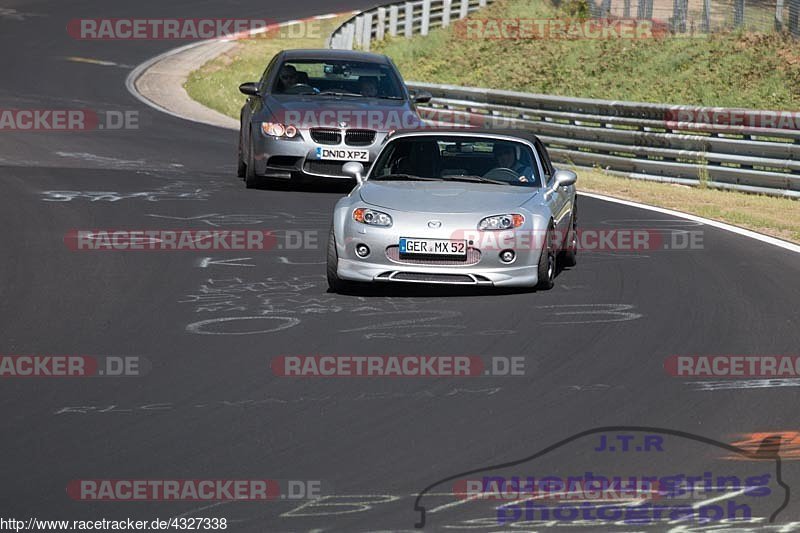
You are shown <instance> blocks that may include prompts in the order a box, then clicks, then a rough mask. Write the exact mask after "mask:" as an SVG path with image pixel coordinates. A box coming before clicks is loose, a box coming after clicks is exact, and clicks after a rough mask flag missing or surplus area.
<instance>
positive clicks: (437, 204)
mask: <svg viewBox="0 0 800 533" xmlns="http://www.w3.org/2000/svg"><path fill="white" fill-rule="evenodd" d="M537 192H538V189H534V188H528V187H517V186H514V185H492V184H490V183H463V182H449V183H448V182H442V181H430V182H428V181H424V182H423V181H386V182H381V181H367V182H366V183H364V185H362V186H361V188H360V189H359V195H360V196H361V199H362V200H363V201H364V202H366V203H368V204H370V205H373V206H375V207H384V208H386V209H394V210H397V211H414V212H418V213H498V214H499V213H504V212H506V211H508V210H509V209H514V208H516V207H519V206H520V205H522V204H523V203H525V202H527V201H528V200H530V199H531V198H533V197H534V196H535V195H536V194H537Z"/></svg>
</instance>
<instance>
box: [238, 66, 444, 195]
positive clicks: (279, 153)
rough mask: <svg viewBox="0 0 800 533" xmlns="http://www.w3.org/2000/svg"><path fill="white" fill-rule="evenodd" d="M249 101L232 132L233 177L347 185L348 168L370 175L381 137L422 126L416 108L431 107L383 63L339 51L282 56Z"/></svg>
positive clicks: (251, 86)
mask: <svg viewBox="0 0 800 533" xmlns="http://www.w3.org/2000/svg"><path fill="white" fill-rule="evenodd" d="M239 90H240V91H241V92H242V93H244V94H246V95H247V96H248V99H247V102H246V103H245V105H244V107H243V108H242V112H241V122H240V131H239V162H238V175H239V177H241V178H244V180H245V183H246V185H247V187H248V188H250V187H254V186H256V185H257V184H258V182H259V181H260V179H261V178H273V179H283V180H289V179H291V178H305V179H308V178H312V179H352V178H351V177H350V176H348V175H346V174H345V173H344V172H343V171H342V167H343V166H344V165H345V164H346V163H348V162H359V163H361V164H363V165H364V167H365V168H369V166H370V165H371V163H372V162H373V161H374V159H375V157H376V156H377V154H378V151H379V149H380V147H381V145H382V143H383V141H384V139H385V138H386V136H387V134H389V133H390V132H391V131H394V130H400V129H415V128H417V127H419V126H420V125H421V124H422V122H421V119H420V118H419V114H418V113H417V109H416V104H417V103H424V102H427V101H429V100H430V98H431V96H430V94H428V93H419V94H415V93H414V92H412V91H409V90H408V89H407V88H406V86H405V83H404V82H403V79H402V77H401V76H400V73H399V72H398V70H397V67H396V66H395V65H394V63H393V62H392V60H391V59H389V58H388V57H386V56H385V55H379V54H370V53H365V52H354V51H346V50H286V51H283V52H280V53H279V54H277V55H276V56H275V57H274V58H273V59H272V61H270V63H269V65H268V66H267V68H266V70H265V71H264V74H263V76H262V77H261V80H260V81H258V82H249V83H244V84H242V85H241V86H240V87H239Z"/></svg>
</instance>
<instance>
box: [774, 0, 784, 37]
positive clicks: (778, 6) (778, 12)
mask: <svg viewBox="0 0 800 533" xmlns="http://www.w3.org/2000/svg"><path fill="white" fill-rule="evenodd" d="M782 30H783V0H778V1H777V2H775V31H782Z"/></svg>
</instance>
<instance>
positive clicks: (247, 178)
mask: <svg viewBox="0 0 800 533" xmlns="http://www.w3.org/2000/svg"><path fill="white" fill-rule="evenodd" d="M259 182H260V180H259V178H258V176H257V175H256V160H255V157H254V155H253V141H252V140H251V141H250V149H249V150H247V164H246V169H245V173H244V185H245V187H247V188H248V189H255V188H256V187H258V184H259Z"/></svg>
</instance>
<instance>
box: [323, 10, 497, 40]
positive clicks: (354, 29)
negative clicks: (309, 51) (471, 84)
mask: <svg viewBox="0 0 800 533" xmlns="http://www.w3.org/2000/svg"><path fill="white" fill-rule="evenodd" d="M491 2H492V0H414V1H406V2H398V3H395V4H390V5H386V6H380V7H376V8H373V9H369V10H367V11H363V12H361V13H359V14H358V15H356V16H354V17H352V18H350V19H349V20H347V21H345V23H344V24H342V25H341V26H339V28H337V29H336V30H335V31H334V32H333V33H332V34H331V35H330V37H329V38H328V42H327V46H328V48H335V49H338V50H352V49H353V48H356V47H357V48H360V49H362V50H365V51H369V49H370V44H371V42H372V41H373V40H379V41H380V40H382V39H383V38H384V37H385V36H386V35H390V36H392V37H395V36H398V35H402V36H405V37H411V36H412V35H428V32H429V31H430V29H431V28H437V27H438V28H446V27H447V26H449V25H450V22H451V21H453V20H459V19H463V18H466V16H467V15H468V14H469V13H471V12H473V11H476V10H478V9H481V8H482V7H486V5H488V4H489V3H491Z"/></svg>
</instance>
